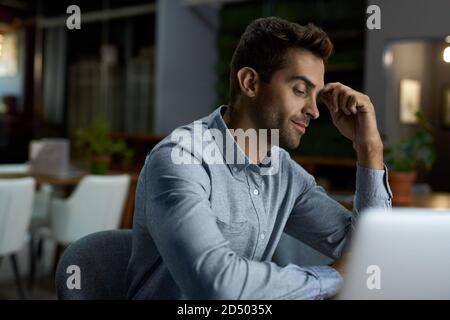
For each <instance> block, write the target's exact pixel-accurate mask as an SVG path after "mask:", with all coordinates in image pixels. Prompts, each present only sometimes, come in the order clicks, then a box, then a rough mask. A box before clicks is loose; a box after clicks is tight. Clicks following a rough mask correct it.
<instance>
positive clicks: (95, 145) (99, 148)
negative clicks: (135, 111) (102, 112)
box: [75, 116, 134, 174]
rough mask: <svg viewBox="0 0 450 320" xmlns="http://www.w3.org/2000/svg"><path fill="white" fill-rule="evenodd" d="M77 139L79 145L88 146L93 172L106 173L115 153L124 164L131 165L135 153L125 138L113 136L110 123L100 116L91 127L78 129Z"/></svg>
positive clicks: (81, 146)
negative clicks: (115, 138) (114, 138)
mask: <svg viewBox="0 0 450 320" xmlns="http://www.w3.org/2000/svg"><path fill="white" fill-rule="evenodd" d="M75 139H76V145H77V147H79V148H86V154H87V156H88V157H89V160H90V170H91V173H93V174H105V173H106V172H107V171H108V169H109V166H110V164H111V158H112V156H113V155H119V156H121V157H122V165H123V166H127V165H129V164H130V162H131V160H132V158H133V155H134V152H133V150H131V149H128V148H127V145H126V144H125V142H124V141H123V140H113V139H112V138H111V136H110V125H109V123H108V122H107V121H106V120H105V118H103V117H100V116H99V117H96V118H95V119H94V121H93V122H92V124H91V126H90V127H88V128H82V129H81V128H80V129H77V130H76V132H75Z"/></svg>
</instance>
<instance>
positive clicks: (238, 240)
mask: <svg viewBox="0 0 450 320" xmlns="http://www.w3.org/2000/svg"><path fill="white" fill-rule="evenodd" d="M216 223H217V226H218V227H219V229H220V231H221V232H222V235H223V237H224V238H225V240H227V241H229V242H230V248H231V249H232V250H233V251H235V252H236V253H238V254H240V255H241V256H248V255H249V254H250V253H251V251H252V248H251V241H250V240H251V228H250V223H249V221H247V220H242V221H230V222H224V221H222V220H220V219H218V218H216Z"/></svg>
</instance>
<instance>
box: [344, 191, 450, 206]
mask: <svg viewBox="0 0 450 320" xmlns="http://www.w3.org/2000/svg"><path fill="white" fill-rule="evenodd" d="M340 203H341V204H342V205H343V206H344V207H346V208H347V209H349V210H352V207H353V204H352V203H351V202H348V201H342V202H340ZM402 207H415V208H431V209H436V210H450V193H446V192H433V193H430V194H413V195H412V196H411V203H410V204H409V205H406V206H405V205H402Z"/></svg>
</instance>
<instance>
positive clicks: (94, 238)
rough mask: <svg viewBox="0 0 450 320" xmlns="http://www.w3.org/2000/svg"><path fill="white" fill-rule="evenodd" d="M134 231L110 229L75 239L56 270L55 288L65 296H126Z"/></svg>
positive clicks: (107, 298)
mask: <svg viewBox="0 0 450 320" xmlns="http://www.w3.org/2000/svg"><path fill="white" fill-rule="evenodd" d="M131 245H132V231H131V230H108V231H101V232H96V233H93V234H90V235H88V236H86V237H84V238H82V239H80V240H78V241H75V242H74V243H72V244H71V245H70V246H69V247H68V248H67V249H66V250H65V251H64V254H63V256H62V257H61V259H60V261H59V263H58V267H57V270H56V281H55V282H56V292H57V295H58V298H59V299H64V300H110V299H114V300H124V299H126V292H127V288H126V282H125V277H126V270H127V266H128V260H129V259H130V256H131Z"/></svg>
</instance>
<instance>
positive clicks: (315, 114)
mask: <svg viewBox="0 0 450 320" xmlns="http://www.w3.org/2000/svg"><path fill="white" fill-rule="evenodd" d="M304 113H305V114H306V115H307V116H308V117H310V118H311V119H317V118H319V116H320V113H319V109H318V107H317V101H316V98H315V97H313V98H311V99H309V100H308V102H307V104H306V106H305V108H304Z"/></svg>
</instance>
